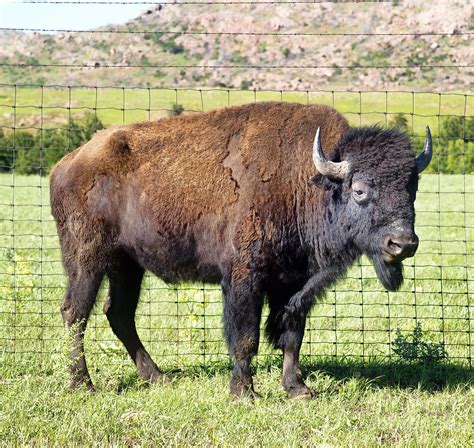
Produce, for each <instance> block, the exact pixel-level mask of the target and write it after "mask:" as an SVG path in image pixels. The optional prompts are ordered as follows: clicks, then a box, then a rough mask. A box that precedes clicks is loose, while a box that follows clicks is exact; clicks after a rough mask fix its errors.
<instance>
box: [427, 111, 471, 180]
mask: <svg viewBox="0 0 474 448" xmlns="http://www.w3.org/2000/svg"><path fill="white" fill-rule="evenodd" d="M436 146H438V148H436ZM436 149H437V151H435V157H434V160H433V162H432V163H431V164H430V165H429V167H428V172H432V173H433V172H440V173H473V172H474V118H467V117H459V116H455V117H444V118H443V119H442V121H441V132H440V138H439V142H438V145H436V144H435V150H436Z"/></svg>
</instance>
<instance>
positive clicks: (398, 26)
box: [0, 0, 474, 91]
mask: <svg viewBox="0 0 474 448" xmlns="http://www.w3.org/2000/svg"><path fill="white" fill-rule="evenodd" d="M473 4H474V3H473V2H472V0H463V1H450V2H430V3H427V2H424V1H421V0H418V1H406V2H403V3H399V2H392V3H371V4H367V3H366V4H362V3H359V4H355V3H346V4H343V3H323V4H321V3H315V4H288V5H281V4H280V5H275V4H260V5H218V4H215V5H212V4H211V5H199V6H198V5H165V6H156V7H154V8H153V9H149V10H147V11H144V12H143V13H142V14H141V15H140V16H139V17H137V18H135V19H133V20H131V21H129V22H128V23H126V24H123V25H115V26H109V27H104V28H100V29H97V30H95V31H101V32H95V33H64V32H58V33H55V34H49V35H48V34H39V33H32V32H28V33H19V32H6V31H3V32H1V34H0V41H1V42H2V45H1V46H0V60H1V61H3V62H4V63H11V64H15V63H21V64H53V65H54V64H73V65H79V66H82V65H88V66H90V67H92V68H80V67H76V68H74V67H44V68H18V67H3V68H2V69H1V70H0V81H1V82H17V83H27V82H33V83H47V84H71V85H142V86H154V87H155V86H173V87H174V86H205V87H212V86H225V87H236V88H265V89H322V88H337V87H344V88H347V87H348V86H350V87H351V88H353V89H399V88H403V87H406V88H410V87H413V88H416V89H417V90H438V91H439V90H442V91H446V90H453V89H456V90H462V91H466V90H469V89H471V88H472V75H473V73H474V69H473V68H469V67H467V68H466V67H465V68H439V67H438V68H436V67H433V68H418V67H411V66H419V65H422V66H426V65H434V66H449V65H471V66H472V65H473V54H474V51H473V50H474V48H473V44H472V35H469V34H465V33H469V32H472V31H473V29H474V25H473ZM112 30H113V31H119V32H120V33H108V32H106V31H112ZM183 32H184V33H185V34H182V33H183ZM219 32H224V33H239V32H244V33H248V34H243V35H234V34H231V35H229V34H215V33H219ZM186 33H198V34H186ZM202 33H205V34H202ZM261 33H272V34H271V35H262V34H261ZM299 33H303V34H304V35H301V34H299ZM311 33H313V34H312V35H311ZM318 33H322V34H324V33H354V34H359V33H371V34H377V33H447V34H446V35H422V36H414V35H389V36H387V35H385V36H380V35H378V36H377V35H372V36H364V35H352V36H347V35H334V34H333V35H329V36H328V35H324V36H321V35H318ZM294 34H296V35H294ZM191 65H198V66H220V67H215V68H203V67H194V68H193V67H187V66H191ZM105 66H107V67H105ZM109 66H114V67H113V68H110V67H109ZM123 66H138V67H134V68H126V67H123ZM166 66H167V67H166ZM171 66H175V67H171ZM248 66H250V68H249V67H248ZM262 66H263V67H265V68H261V67H262ZM268 66H270V67H271V68H268ZM368 66H373V67H374V68H366V67H368ZM390 66H398V68H390ZM251 67H255V68H251ZM256 67H260V68H256ZM281 67H286V68H281ZM316 67H323V68H316ZM348 67H350V68H348Z"/></svg>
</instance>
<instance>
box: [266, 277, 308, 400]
mask: <svg viewBox="0 0 474 448" xmlns="http://www.w3.org/2000/svg"><path fill="white" fill-rule="evenodd" d="M294 290H295V288H288V287H285V286H284V285H278V284H273V285H272V288H270V290H269V291H268V303H269V306H270V314H269V316H268V320H267V323H266V332H267V336H268V338H269V340H270V341H271V342H272V344H273V345H274V346H275V347H276V348H280V349H281V350H282V351H283V372H282V377H281V383H282V386H283V388H284V389H285V391H286V392H287V393H288V396H289V397H290V398H310V397H311V391H310V390H309V388H308V387H307V386H306V384H305V383H304V381H303V377H302V375H301V370H300V363H299V356H300V349H301V344H302V342H303V335H304V329H305V324H306V314H304V315H300V316H298V317H293V318H292V319H291V320H289V319H285V318H284V317H285V316H284V310H285V305H286V304H287V303H288V301H289V299H290V297H291V295H292V291H294Z"/></svg>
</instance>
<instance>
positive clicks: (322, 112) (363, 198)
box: [51, 102, 432, 397]
mask: <svg viewBox="0 0 474 448" xmlns="http://www.w3.org/2000/svg"><path fill="white" fill-rule="evenodd" d="M313 141H314V142H313ZM431 156H432V140H431V135H430V131H429V128H427V135H426V141H425V144H424V148H423V151H422V152H421V153H420V155H419V156H418V157H416V155H415V153H414V152H413V150H412V146H411V143H410V139H409V137H408V136H407V135H406V134H404V133H402V132H400V131H399V130H397V129H386V128H382V127H378V126H372V127H350V126H349V125H348V122H347V121H346V119H345V118H344V117H343V116H342V115H341V114H340V113H338V112H336V111H335V110H334V109H333V108H331V107H328V106H324V105H301V104H290V103H278V102H276V103H254V104H248V105H243V106H238V107H228V108H225V109H221V110H214V111H211V112H207V113H202V114H198V115H187V116H179V117H174V118H168V119H161V120H158V121H153V122H145V123H138V124H131V125H127V126H119V127H115V128H112V129H108V130H104V131H100V132H98V133H97V134H96V135H94V136H93V138H92V139H91V140H90V141H89V142H88V143H86V144H85V145H83V146H82V147H80V148H78V149H76V150H75V151H73V152H72V153H70V154H68V155H67V156H65V157H64V158H63V159H62V160H61V161H60V162H59V163H58V164H57V165H56V166H55V168H54V169H53V171H52V173H51V208H52V214H53V216H54V218H55V221H56V224H57V230H58V234H59V240H60V244H61V251H62V257H63V264H64V268H65V272H66V274H67V277H68V286H67V291H66V293H65V297H64V299H63V302H62V304H61V313H62V316H63V319H64V322H65V324H66V326H67V327H68V328H71V331H72V332H73V336H74V337H73V341H74V342H73V347H72V351H71V365H70V369H71V372H72V381H71V386H73V387H74V386H76V385H78V384H80V383H83V384H85V385H86V386H87V387H89V388H91V389H92V387H93V386H92V383H91V379H90V376H89V373H88V370H87V366H86V361H85V358H84V353H83V349H84V344H83V334H84V331H85V328H86V323H87V319H88V317H89V314H90V312H91V309H92V307H93V306H94V303H95V301H96V295H97V291H98V289H99V286H100V284H101V282H102V279H103V277H104V276H107V277H108V279H109V292H108V298H107V300H106V303H105V305H104V312H105V314H106V315H107V319H108V320H109V323H110V325H111V327H112V330H113V332H114V333H115V335H116V336H117V337H118V338H119V339H120V340H121V341H122V343H123V344H124V346H125V347H126V349H127V351H128V353H129V354H130V356H131V358H132V359H133V361H134V362H135V364H136V366H137V368H138V372H139V375H140V377H141V378H143V379H144V380H146V381H151V382H155V381H161V380H165V379H166V377H165V375H164V374H163V372H162V371H161V370H160V369H159V368H158V367H157V365H156V364H155V363H154V362H153V360H152V359H151V357H150V355H149V354H148V352H147V351H146V350H145V348H144V346H143V345H142V343H141V341H140V338H139V336H138V334H137V330H136V327H135V322H134V317H135V309H136V306H137V303H138V299H139V295H140V285H141V282H142V278H143V274H144V271H145V270H149V271H151V272H153V273H155V274H156V275H157V276H158V277H160V278H161V279H163V280H164V281H165V282H169V283H179V282H182V281H196V280H199V281H203V282H208V283H220V284H221V287H222V292H223V302H224V333H225V338H226V341H227V345H228V348H229V352H230V354H231V356H232V358H233V361H234V368H233V371H232V376H231V380H230V390H231V393H232V394H235V395H236V396H242V395H250V396H254V395H255V391H254V388H253V382H252V374H251V367H250V365H251V360H252V358H253V356H254V355H255V354H256V353H257V348H258V344H259V328H260V318H261V312H262V307H263V304H264V300H265V298H266V301H267V303H268V306H269V316H268V320H267V322H266V334H267V336H268V338H269V340H270V341H271V343H272V344H273V345H274V346H275V347H277V348H280V349H282V351H283V369H282V370H283V371H282V385H283V388H284V389H285V390H286V392H287V393H288V395H289V396H290V397H310V396H311V392H310V390H309V389H308V387H307V386H306V385H305V383H304V381H303V378H302V375H301V372H300V369H299V351H300V347H301V343H302V340H303V333H304V328H305V320H306V316H307V314H308V312H309V311H310V309H311V307H312V305H313V303H314V302H315V299H316V298H317V297H319V296H321V295H322V294H323V293H324V291H325V289H326V288H327V287H328V286H330V285H331V284H333V283H334V282H335V281H336V280H337V279H339V278H341V277H342V276H343V275H344V273H345V272H346V270H347V268H348V267H349V266H350V265H351V264H352V263H353V262H354V261H355V260H357V259H358V258H359V257H360V256H361V255H362V254H365V255H367V256H368V257H369V259H370V260H371V261H372V262H373V265H374V267H375V271H376V273H377V276H378V278H379V279H380V281H381V282H382V284H383V285H384V286H385V287H386V288H387V289H389V290H396V289H397V288H399V286H400V284H401V282H402V280H403V274H402V264H401V262H402V260H403V259H405V258H407V257H411V256H413V255H414V253H415V251H416V250H417V246H418V237H417V236H416V234H415V232H414V220H415V209H414V201H415V196H416V191H417V186H418V175H419V173H420V172H421V171H423V170H424V169H425V168H426V166H427V165H428V164H429V162H430V159H431Z"/></svg>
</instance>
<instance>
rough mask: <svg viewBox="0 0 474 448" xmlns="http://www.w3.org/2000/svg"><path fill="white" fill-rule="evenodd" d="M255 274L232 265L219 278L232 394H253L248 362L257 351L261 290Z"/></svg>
mask: <svg viewBox="0 0 474 448" xmlns="http://www.w3.org/2000/svg"><path fill="white" fill-rule="evenodd" d="M259 283H260V282H259V281H258V280H256V276H252V275H250V273H246V275H244V276H242V272H241V271H240V270H239V269H238V268H237V269H234V271H233V273H232V275H231V277H230V279H224V280H223V281H222V291H223V294H224V332H225V336H226V340H227V345H228V347H229V352H230V354H231V356H232V358H233V361H234V369H233V371H232V378H231V380H230V392H231V394H233V395H234V396H236V397H241V396H250V397H256V396H258V394H256V393H255V390H254V387H253V381H252V372H251V362H252V358H253V357H254V356H255V355H256V354H257V350H258V343H259V337H260V335H259V330H260V318H261V314H262V306H263V291H262V289H261V287H260V285H259Z"/></svg>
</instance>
